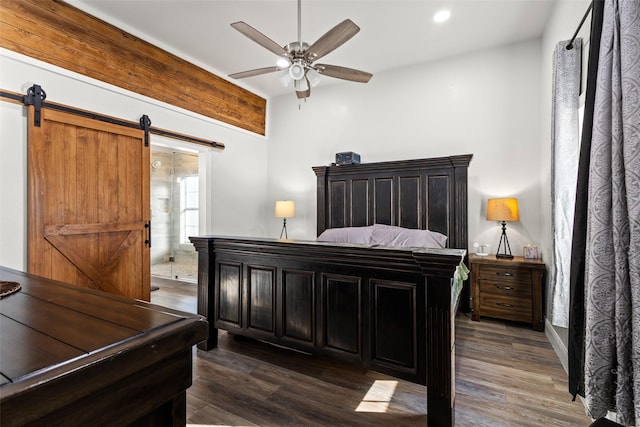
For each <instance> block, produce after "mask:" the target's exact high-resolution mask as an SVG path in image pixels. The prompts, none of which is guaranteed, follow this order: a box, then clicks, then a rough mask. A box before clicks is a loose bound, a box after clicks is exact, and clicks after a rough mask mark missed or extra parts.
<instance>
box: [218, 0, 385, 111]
mask: <svg viewBox="0 0 640 427" xmlns="http://www.w3.org/2000/svg"><path fill="white" fill-rule="evenodd" d="M300 2H301V0H298V41H295V42H291V43H289V44H288V45H286V46H284V47H282V46H280V45H279V44H277V43H276V42H274V41H273V40H271V39H270V38H269V37H267V36H265V35H264V34H262V33H261V32H260V31H258V30H256V29H255V28H253V27H252V26H250V25H249V24H247V23H245V22H242V21H240V22H235V23H233V24H231V26H232V27H233V28H235V29H236V30H238V31H240V32H241V33H242V34H244V35H245V36H247V37H248V38H250V39H251V40H253V41H254V42H256V43H258V44H259V45H260V46H262V47H264V48H265V49H267V50H269V51H271V52H273V53H275V54H276V55H278V56H280V60H278V65H275V66H272V67H264V68H257V69H255V70H249V71H243V72H240V73H234V74H230V75H229V77H231V78H233V79H243V78H245V77H253V76H258V75H261V74H267V73H274V72H280V75H279V76H278V77H279V78H280V80H281V81H282V83H283V84H284V85H285V86H288V85H289V83H290V82H291V81H293V83H294V88H295V91H296V95H297V97H298V99H303V98H308V97H309V96H310V95H311V87H312V86H315V85H317V84H318V82H319V81H320V76H321V75H325V76H329V77H335V78H338V79H343V80H349V81H353V82H359V83H367V82H368V81H369V79H371V77H372V76H373V74H371V73H367V72H366V71H360V70H355V69H353V68H347V67H341V66H338V65H329V64H315V63H314V61H316V60H318V59H320V58H322V57H323V56H325V55H327V54H328V53H330V52H332V51H334V50H335V49H336V48H338V47H340V46H341V45H343V44H344V43H345V42H346V41H347V40H349V39H350V38H351V37H353V36H355V35H356V34H357V33H358V31H360V27H358V26H357V25H356V24H354V23H353V21H351V20H350V19H345V20H344V21H342V22H341V23H339V24H338V25H336V26H335V27H333V28H332V29H330V30H329V31H327V32H326V33H325V34H324V35H323V36H322V37H320V38H319V39H318V40H317V41H316V42H315V43H313V44H312V45H309V44H308V43H305V42H303V41H302V30H301V20H302V19H301V8H300Z"/></svg>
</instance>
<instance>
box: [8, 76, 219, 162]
mask: <svg viewBox="0 0 640 427" xmlns="http://www.w3.org/2000/svg"><path fill="white" fill-rule="evenodd" d="M0 98H4V99H6V100H8V101H12V102H17V103H22V104H24V105H33V107H34V116H33V125H34V126H35V127H40V122H41V117H42V112H41V111H42V108H43V107H45V108H50V109H52V110H58V111H63V112H66V113H71V114H76V115H78V116H82V117H87V118H90V119H94V120H100V121H103V122H107V123H112V124H116V125H120V126H125V127H129V128H134V129H143V130H144V134H145V136H144V142H145V145H146V146H148V145H149V134H150V133H152V134H154V135H160V136H166V137H169V138H174V139H178V140H180V141H186V142H192V143H195V144H200V145H206V146H208V147H211V148H217V149H220V150H224V148H225V146H224V144H223V143H221V142H216V141H210V140H207V139H203V138H198V137H196V136H191V135H186V134H183V133H178V132H173V131H170V130H166V129H161V128H157V127H154V126H151V119H149V116H147V115H146V114H144V115H143V116H142V117H140V121H139V122H132V121H128V120H123V119H119V118H116V117H111V116H106V115H103V114H98V113H94V112H92V111H87V110H82V109H79V108H75V107H71V106H68V105H63V104H58V103H55V102H46V101H45V100H46V99H47V93H46V92H45V91H44V89H42V87H41V86H40V85H37V84H34V85H33V86H31V87H30V88H29V89H27V93H26V95H21V94H19V93H15V92H9V91H5V90H0Z"/></svg>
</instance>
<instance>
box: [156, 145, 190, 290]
mask: <svg viewBox="0 0 640 427" xmlns="http://www.w3.org/2000/svg"><path fill="white" fill-rule="evenodd" d="M199 182H200V178H199V160H198V152H197V151H195V150H193V151H192V150H187V149H176V148H166V147H163V146H156V145H153V146H152V147H151V276H152V278H159V279H170V280H178V281H184V282H193V283H195V282H197V279H198V256H197V252H196V251H195V248H194V247H193V245H192V244H191V242H190V241H189V236H197V235H198V234H199V231H200V224H199V216H200V208H201V207H200V188H199V187H200V185H199Z"/></svg>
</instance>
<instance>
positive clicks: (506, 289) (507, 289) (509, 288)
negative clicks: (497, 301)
mask: <svg viewBox="0 0 640 427" xmlns="http://www.w3.org/2000/svg"><path fill="white" fill-rule="evenodd" d="M496 288H498V289H504V290H505V291H510V290H511V289H513V288H512V287H511V286H500V285H496Z"/></svg>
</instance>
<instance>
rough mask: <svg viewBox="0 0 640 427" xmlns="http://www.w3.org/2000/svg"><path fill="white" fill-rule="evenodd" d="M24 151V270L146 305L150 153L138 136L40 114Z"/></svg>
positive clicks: (141, 135)
mask: <svg viewBox="0 0 640 427" xmlns="http://www.w3.org/2000/svg"><path fill="white" fill-rule="evenodd" d="M41 114H42V119H41V125H40V126H39V127H38V126H34V123H33V122H34V120H33V115H34V109H33V107H30V118H29V148H28V179H29V183H28V192H29V194H28V201H29V206H28V212H29V222H28V236H29V237H28V269H29V272H30V273H33V274H37V275H40V276H44V277H47V278H51V279H54V280H60V281H63V282H66V283H71V284H74V285H78V286H82V287H88V288H92V289H100V290H103V291H106V292H110V293H113V294H119V295H124V296H127V297H130V298H138V299H142V300H146V301H148V300H149V298H150V294H149V293H150V277H149V276H150V270H149V268H150V267H149V255H150V250H149V245H148V241H147V239H148V238H149V237H148V236H149V235H150V234H149V231H150V230H149V229H148V228H147V226H149V219H150V207H149V147H148V146H146V147H145V144H144V132H143V131H142V130H139V129H133V128H128V127H125V126H120V125H115V124H111V123H106V122H102V121H98V120H94V119H90V118H86V117H82V116H78V115H74V114H71V113H66V112H61V111H57V110H52V109H47V108H43V109H42V110H41Z"/></svg>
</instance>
